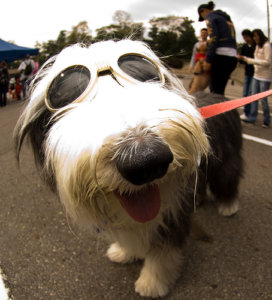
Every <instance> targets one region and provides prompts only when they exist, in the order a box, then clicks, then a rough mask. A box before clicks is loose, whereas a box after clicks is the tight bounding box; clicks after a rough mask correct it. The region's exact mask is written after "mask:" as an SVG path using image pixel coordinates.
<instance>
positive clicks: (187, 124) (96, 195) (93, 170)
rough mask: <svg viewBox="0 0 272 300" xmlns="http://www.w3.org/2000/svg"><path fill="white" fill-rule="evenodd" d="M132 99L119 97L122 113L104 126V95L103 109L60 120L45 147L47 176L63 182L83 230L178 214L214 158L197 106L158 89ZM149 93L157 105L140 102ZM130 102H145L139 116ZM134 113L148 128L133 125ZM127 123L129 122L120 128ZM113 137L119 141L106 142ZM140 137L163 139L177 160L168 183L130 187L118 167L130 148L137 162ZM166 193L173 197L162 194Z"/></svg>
mask: <svg viewBox="0 0 272 300" xmlns="http://www.w3.org/2000/svg"><path fill="white" fill-rule="evenodd" d="M126 91H127V93H124V91H123V92H122V94H121V96H120V95H119V100H120V102H121V103H122V105H121V104H120V105H119V104H118V102H115V103H114V105H113V104H112V105H110V107H109V108H108V109H109V111H110V112H111V113H110V114H107V115H106V116H105V119H106V120H107V123H105V122H104V121H101V119H98V118H97V114H98V115H99V116H101V114H99V113H98V112H97V110H95V109H93V105H99V108H100V104H97V103H99V101H101V102H102V101H103V100H101V99H100V97H99V95H98V96H97V98H96V99H95V101H96V103H94V104H93V103H82V104H79V105H78V106H74V107H73V108H72V109H71V110H69V111H67V112H65V113H63V114H62V115H61V116H60V117H59V118H58V117H57V118H56V122H55V123H54V124H53V126H52V128H51V130H50V131H49V134H48V138H47V141H46V143H45V149H46V155H45V157H46V169H47V172H48V173H50V174H54V176H55V177H56V182H57V188H58V192H59V194H60V198H61V200H62V202H63V203H64V206H65V207H66V209H67V210H68V213H69V214H70V215H71V216H72V217H73V218H75V219H76V220H77V221H78V222H79V223H94V224H95V225H96V226H99V227H103V226H105V224H108V225H111V226H116V227H118V228H120V227H122V226H134V225H135V224H136V223H139V222H140V223H145V222H148V221H152V220H158V222H161V221H162V213H163V212H165V211H167V210H169V212H171V213H173V214H175V207H177V205H180V197H181V194H182V193H185V190H186V188H187V185H188V180H189V179H190V178H191V177H192V174H193V173H194V172H196V170H197V167H198V163H199V159H200V157H201V156H202V155H203V154H205V153H206V152H207V149H208V142H207V139H206V136H205V133H204V130H203V128H202V121H201V118H200V116H199V115H198V112H197V111H196V109H195V108H194V107H193V106H192V104H190V103H188V102H187V101H185V100H182V99H181V98H179V97H178V96H177V95H175V94H174V93H171V92H169V91H166V90H162V89H161V88H157V87H155V86H152V85H150V86H147V87H146V89H144V88H142V89H141V92H140V94H139V92H137V89H134V88H133V89H132V90H130V89H126ZM150 92H152V97H153V98H154V100H152V99H151V100H150V102H151V103H150V105H142V103H141V102H142V100H141V98H143V95H145V97H146V95H147V94H150ZM131 95H134V97H135V98H136V99H137V101H138V103H137V105H136V106H135V107H134V108H133V107H126V106H127V105H123V103H124V102H123V100H124V99H126V101H128V100H127V98H128V97H132V96H131ZM104 97H105V95H103V99H105V98H104ZM111 97H112V93H111ZM120 97H123V99H120ZM164 97H165V98H166V99H167V100H166V101H164ZM147 98H149V97H147ZM135 101H136V100H135ZM132 103H135V102H134V101H133V99H132ZM165 103H166V104H165ZM116 106H117V107H116ZM124 106H125V107H124ZM101 108H102V107H101ZM142 108H145V109H146V110H147V112H146V113H144V114H143V113H142V112H138V111H137V110H142ZM103 109H104V108H103ZM111 109H112V110H111ZM122 109H123V111H122ZM120 110H121V112H120ZM131 111H133V112H134V114H136V115H137V113H140V114H141V116H142V119H143V120H142V122H140V123H139V124H137V125H136V126H135V125H134V124H133V122H134V121H132V122H131V119H130V116H129V115H131V114H132V113H131ZM94 112H95V114H94ZM115 113H116V114H117V116H116V115H114V114H115ZM122 115H123V116H125V117H124V120H123V122H120V118H122V117H121V116H122ZM136 117H137V119H138V116H136ZM108 118H111V120H109V119H108ZM134 118H135V116H134ZM129 122H131V124H129ZM103 126H105V127H104V128H99V127H103ZM119 126H122V129H121V128H119ZM90 128H93V129H92V130H90ZM95 128H96V129H97V130H98V131H99V130H101V131H102V132H103V135H104V136H103V137H104V139H103V138H102V137H101V131H100V132H99V134H98V133H96V132H94V130H95ZM114 128H115V130H114ZM107 130H108V131H109V132H114V131H116V132H118V133H112V134H107V133H106V132H107ZM137 137H143V138H147V139H150V140H152V139H154V138H156V137H158V138H159V139H161V140H162V141H163V142H164V143H165V144H167V145H168V146H169V148H170V150H171V152H172V153H173V157H174V159H173V162H172V163H171V164H170V165H169V167H168V171H167V174H166V175H165V176H164V177H162V178H159V179H156V180H154V181H152V182H149V183H147V184H142V185H139V186H138V185H134V184H132V183H130V182H128V181H127V180H126V179H124V178H123V177H122V176H121V174H120V173H119V172H118V169H117V167H116V164H115V157H116V155H117V154H118V153H119V152H123V151H124V150H123V148H124V145H125V146H126V147H125V148H126V149H129V150H128V151H130V153H129V155H132V153H133V151H135V149H134V147H133V146H131V145H132V144H133V143H132V142H131V140H132V141H133V139H137ZM127 145H129V146H128V147H127ZM131 149H133V150H131ZM126 151H127V150H126ZM126 154H128V153H126ZM166 186H167V187H168V188H167V189H168V195H164V193H163V192H162V190H163V189H166ZM169 186H171V187H172V189H173V193H172V195H169ZM90 221H91V222H90ZM129 224H130V225H129Z"/></svg>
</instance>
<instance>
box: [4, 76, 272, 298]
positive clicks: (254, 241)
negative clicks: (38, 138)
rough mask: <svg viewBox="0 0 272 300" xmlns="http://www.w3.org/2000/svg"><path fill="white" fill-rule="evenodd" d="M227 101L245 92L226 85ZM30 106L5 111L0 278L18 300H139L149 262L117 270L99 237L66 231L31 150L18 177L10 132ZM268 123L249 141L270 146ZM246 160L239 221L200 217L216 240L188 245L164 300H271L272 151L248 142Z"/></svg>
mask: <svg viewBox="0 0 272 300" xmlns="http://www.w3.org/2000/svg"><path fill="white" fill-rule="evenodd" d="M189 80H190V77H188V76H187V77H185V78H184V79H183V81H184V84H185V86H186V85H187V84H188V82H189ZM226 95H228V96H230V97H232V98H236V97H237V98H238V97H241V95H242V87H241V86H239V85H237V84H235V85H234V86H233V85H231V84H229V85H228V87H227V91H226ZM269 101H270V107H271V102H272V99H271V98H270V99H269ZM23 106H24V103H23V102H19V101H15V100H10V101H9V103H8V106H6V107H4V108H1V109H0V190H1V193H0V268H1V269H2V272H3V274H4V276H3V277H4V279H5V284H6V286H7V288H8V289H9V291H10V296H11V298H12V299H15V300H25V299H26V300H29V299H30V300H32V299H35V300H36V299H37V300H38V299H42V300H45V299H46V300H47V299H54V300H64V299H67V300H93V299H95V300H96V299H99V300H100V299H109V300H111V299H112V300H120V299H124V300H128V299H129V300H131V299H132V300H136V299H142V298H141V297H140V296H138V295H137V294H135V292H134V282H135V280H136V279H137V277H138V275H139V272H140V269H141V266H142V262H137V263H134V264H131V265H118V264H114V263H111V262H110V261H109V260H108V259H107V258H106V257H105V252H106V249H107V243H106V242H105V241H104V240H103V239H101V237H100V235H99V234H97V235H96V236H93V235H91V234H90V233H89V232H85V231H81V230H79V229H78V228H77V227H76V226H75V225H73V224H71V223H70V222H69V220H68V218H67V216H66V213H65V211H64V209H63V207H62V206H61V204H60V202H59V200H58V199H57V197H56V196H55V195H54V194H53V193H52V192H51V191H50V190H49V189H48V188H47V187H46V186H45V185H44V184H43V182H42V181H41V180H40V178H39V175H38V173H37V171H36V168H35V164H34V161H33V157H32V153H31V151H30V149H29V148H28V147H27V146H26V145H25V146H24V147H23V151H22V155H21V166H20V169H19V168H18V165H17V163H16V160H15V154H14V149H13V143H12V131H13V128H14V125H15V123H16V121H17V119H18V116H19V114H20V112H21V111H22V109H23ZM271 111H272V110H271ZM261 123H262V114H259V117H258V121H257V124H256V125H255V126H250V125H247V124H243V132H244V133H246V134H248V135H251V136H256V137H259V138H262V139H266V140H269V141H272V128H271V127H270V128H268V129H263V128H261ZM243 157H244V160H245V174H244V178H243V179H242V182H241V185H240V193H239V200H240V203H241V204H240V211H239V212H238V214H237V215H235V216H233V217H231V218H224V217H222V216H219V215H218V213H217V211H216V208H215V207H214V206H213V204H212V203H211V204H207V205H205V206H202V207H200V208H198V209H197V212H196V214H195V219H196V220H197V223H198V224H200V225H201V226H202V228H203V229H204V230H205V232H206V233H207V234H208V235H209V236H210V239H203V238H201V236H199V235H197V234H195V235H192V236H191V237H190V238H189V239H188V241H187V242H186V244H185V246H184V248H183V253H184V265H183V268H182V272H181V276H180V279H179V280H178V281H177V283H176V285H175V287H174V289H173V290H172V292H171V293H170V294H169V295H168V296H167V297H164V298H163V299H167V300H177V299H179V300H180V299H182V300H194V299H201V300H204V299H226V300H229V299H249V300H257V299H259V300H265V299H272V250H271V249H272V217H271V216H272V167H271V166H272V147H271V146H268V145H264V144H260V143H257V142H254V141H249V140H244V145H243ZM1 300H2V299H1Z"/></svg>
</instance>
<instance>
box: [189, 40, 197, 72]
mask: <svg viewBox="0 0 272 300" xmlns="http://www.w3.org/2000/svg"><path fill="white" fill-rule="evenodd" d="M197 44H198V43H195V45H194V47H193V52H192V57H191V61H190V67H191V68H193V67H194V66H195V57H196V48H197Z"/></svg>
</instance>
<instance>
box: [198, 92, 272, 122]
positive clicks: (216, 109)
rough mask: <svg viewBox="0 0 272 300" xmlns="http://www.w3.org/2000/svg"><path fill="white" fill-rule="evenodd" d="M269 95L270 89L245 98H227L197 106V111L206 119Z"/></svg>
mask: <svg viewBox="0 0 272 300" xmlns="http://www.w3.org/2000/svg"><path fill="white" fill-rule="evenodd" d="M270 95H272V89H271V90H268V91H265V92H262V93H259V94H255V95H252V96H248V97H245V98H239V99H235V100H229V101H225V102H221V103H216V104H212V105H208V106H203V107H201V108H199V112H200V114H201V115H202V117H203V118H204V119H208V118H211V117H214V116H217V115H220V114H222V113H225V112H227V111H230V110H233V109H235V108H238V107H240V106H243V105H246V104H249V103H251V102H254V101H257V100H260V99H261V98H264V97H267V96H270Z"/></svg>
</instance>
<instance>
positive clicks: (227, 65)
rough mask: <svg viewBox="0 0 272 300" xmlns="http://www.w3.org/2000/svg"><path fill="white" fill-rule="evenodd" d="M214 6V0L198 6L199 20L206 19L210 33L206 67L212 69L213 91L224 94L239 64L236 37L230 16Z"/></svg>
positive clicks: (211, 87) (211, 85)
mask: <svg viewBox="0 0 272 300" xmlns="http://www.w3.org/2000/svg"><path fill="white" fill-rule="evenodd" d="M214 7H215V4H214V3H213V2H212V1H210V2H208V3H207V4H201V5H200V6H199V7H198V14H199V21H200V22H201V21H204V20H205V21H206V24H207V28H208V34H209V43H208V52H207V58H206V61H205V64H204V69H205V70H206V71H211V82H210V91H211V93H217V94H222V95H224V93H225V87H226V85H227V82H228V79H229V78H230V75H231V73H232V71H233V70H234V69H235V68H236V65H237V46H236V37H235V29H234V25H233V23H232V21H231V18H230V16H229V15H228V14H227V13H225V12H223V11H221V10H214Z"/></svg>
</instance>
